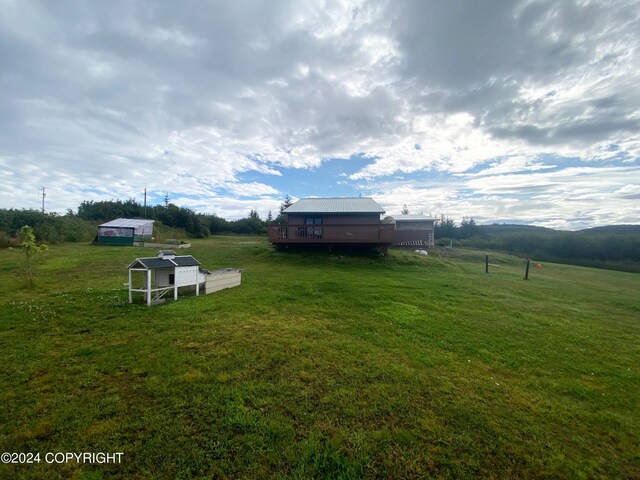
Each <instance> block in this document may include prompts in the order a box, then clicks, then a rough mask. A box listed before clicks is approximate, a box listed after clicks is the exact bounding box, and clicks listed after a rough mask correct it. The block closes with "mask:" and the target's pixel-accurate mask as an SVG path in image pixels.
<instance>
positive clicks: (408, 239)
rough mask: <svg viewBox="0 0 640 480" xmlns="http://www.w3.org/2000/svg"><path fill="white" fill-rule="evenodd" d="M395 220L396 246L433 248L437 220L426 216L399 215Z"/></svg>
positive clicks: (394, 242)
mask: <svg viewBox="0 0 640 480" xmlns="http://www.w3.org/2000/svg"><path fill="white" fill-rule="evenodd" d="M393 220H395V224H396V229H395V238H394V241H393V244H394V245H398V246H411V247H414V246H422V247H427V248H432V247H433V245H434V242H433V224H434V221H435V220H436V219H435V218H429V217H427V216H425V215H398V216H396V217H393Z"/></svg>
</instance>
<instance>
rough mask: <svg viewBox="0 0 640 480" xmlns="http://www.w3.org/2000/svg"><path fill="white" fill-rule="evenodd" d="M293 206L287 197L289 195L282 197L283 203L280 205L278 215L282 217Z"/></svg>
mask: <svg viewBox="0 0 640 480" xmlns="http://www.w3.org/2000/svg"><path fill="white" fill-rule="evenodd" d="M292 204H293V202H292V200H291V197H290V196H289V194H288V193H287V194H286V195H285V196H284V201H283V202H282V203H281V204H280V215H282V214H283V213H284V211H285V210H286V209H287V208H289V207H290V206H291V205H292Z"/></svg>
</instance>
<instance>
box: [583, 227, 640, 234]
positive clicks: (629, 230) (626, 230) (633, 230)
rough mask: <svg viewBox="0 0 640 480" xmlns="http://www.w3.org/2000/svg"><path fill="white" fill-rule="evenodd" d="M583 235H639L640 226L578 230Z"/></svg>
mask: <svg viewBox="0 0 640 480" xmlns="http://www.w3.org/2000/svg"><path fill="white" fill-rule="evenodd" d="M579 231H580V232H583V233H591V234H595V235H640V225H607V226H606V227H593V228H585V229H584V230H579Z"/></svg>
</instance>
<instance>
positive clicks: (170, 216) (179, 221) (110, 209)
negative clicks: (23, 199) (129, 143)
mask: <svg viewBox="0 0 640 480" xmlns="http://www.w3.org/2000/svg"><path fill="white" fill-rule="evenodd" d="M77 216H78V217H79V218H81V219H83V220H90V221H95V222H99V223H102V222H107V221H109V220H113V219H116V218H148V219H150V220H155V221H156V222H160V223H163V224H164V225H166V226H168V227H171V228H178V229H182V230H184V231H185V232H186V234H187V235H188V236H189V237H192V238H203V237H206V236H208V235H210V234H220V233H236V234H256V235H259V234H263V233H266V231H267V226H268V225H269V223H270V222H272V221H273V219H272V215H271V214H269V216H268V218H267V219H266V220H262V219H261V218H260V216H259V215H258V212H257V211H256V210H253V209H252V210H251V211H250V212H249V213H248V215H247V217H246V218H241V219H239V220H225V219H224V218H221V217H218V216H217V215H215V214H204V213H196V212H194V211H193V210H191V209H190V208H186V207H178V206H177V205H174V204H173V203H169V202H168V201H167V202H166V203H165V204H164V205H155V206H153V207H151V206H147V207H145V206H144V205H140V204H139V203H138V202H136V201H135V200H133V199H130V200H126V201H121V200H109V201H100V202H93V201H84V202H82V203H81V204H80V206H79V207H78V213H77Z"/></svg>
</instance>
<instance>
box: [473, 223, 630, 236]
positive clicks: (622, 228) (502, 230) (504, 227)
mask: <svg viewBox="0 0 640 480" xmlns="http://www.w3.org/2000/svg"><path fill="white" fill-rule="evenodd" d="M480 228H481V229H482V231H483V232H484V233H485V234H487V235H501V234H506V233H540V234H547V235H553V234H558V233H567V232H568V231H567V230H555V229H553V228H547V227H537V226H535V225H519V224H512V223H504V224H497V223H494V224H492V225H481V226H480ZM573 233H588V234H592V235H640V225H607V226H604V227H592V228H584V229H582V230H576V231H575V232H573Z"/></svg>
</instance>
